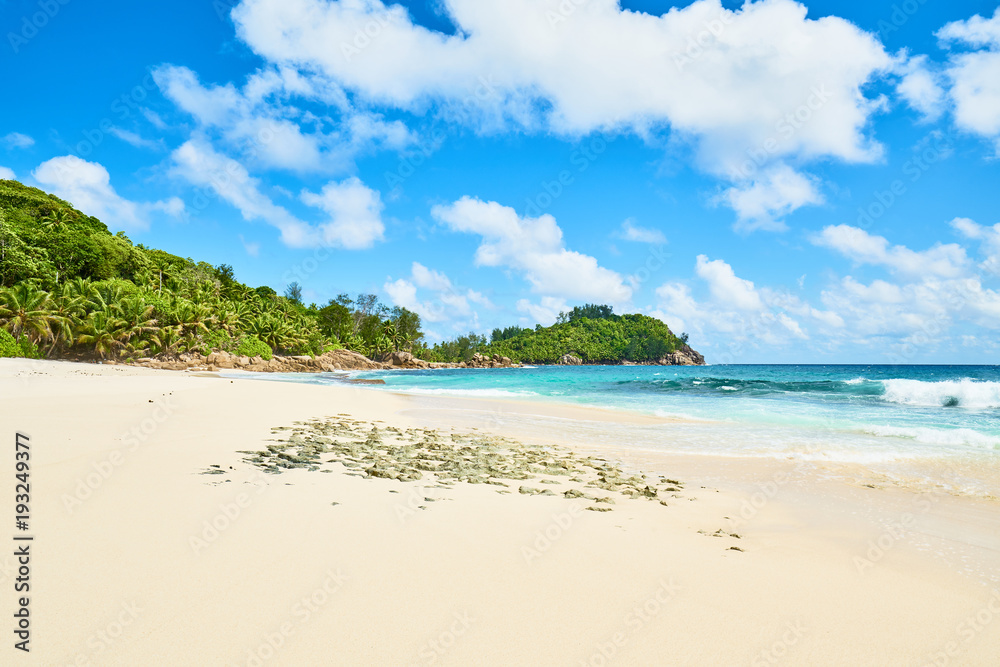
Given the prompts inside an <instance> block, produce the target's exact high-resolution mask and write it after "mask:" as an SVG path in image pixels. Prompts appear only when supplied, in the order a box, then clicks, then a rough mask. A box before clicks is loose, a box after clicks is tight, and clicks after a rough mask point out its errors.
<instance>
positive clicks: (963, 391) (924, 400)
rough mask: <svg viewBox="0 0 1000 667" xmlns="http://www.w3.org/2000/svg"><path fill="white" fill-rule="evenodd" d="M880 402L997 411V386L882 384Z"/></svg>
mask: <svg viewBox="0 0 1000 667" xmlns="http://www.w3.org/2000/svg"><path fill="white" fill-rule="evenodd" d="M882 385H883V386H884V387H885V393H884V394H883V395H882V398H883V399H884V400H886V401H889V402H891V403H899V404H901V405H916V406H927V407H942V406H943V407H962V408H978V409H984V408H998V407H1000V382H977V381H975V380H970V379H967V378H966V379H963V380H944V381H941V382H923V381H921V380H882Z"/></svg>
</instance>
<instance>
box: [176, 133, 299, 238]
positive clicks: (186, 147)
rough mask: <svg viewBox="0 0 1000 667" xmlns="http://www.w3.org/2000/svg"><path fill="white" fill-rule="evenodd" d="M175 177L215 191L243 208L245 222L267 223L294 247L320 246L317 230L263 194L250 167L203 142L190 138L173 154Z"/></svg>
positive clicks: (237, 206) (239, 207)
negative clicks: (279, 231) (217, 151)
mask: <svg viewBox="0 0 1000 667" xmlns="http://www.w3.org/2000/svg"><path fill="white" fill-rule="evenodd" d="M171 159H172V161H173V166H172V167H171V174H173V175H174V176H178V177H181V178H184V179H186V180H187V181H189V182H190V183H192V184H194V185H197V186H199V187H202V188H207V189H210V190H212V191H213V192H214V193H215V194H216V195H218V196H219V197H221V198H222V199H223V200H224V201H226V202H228V203H230V204H231V205H233V206H235V207H236V208H237V209H239V211H240V213H241V214H242V215H243V219H244V220H263V221H264V222H266V223H268V224H270V225H272V226H274V227H277V228H278V229H279V230H281V240H282V242H284V243H285V244H286V245H289V246H292V247H305V246H310V245H316V244H317V239H316V236H315V230H312V229H310V228H309V225H307V224H306V223H304V222H302V221H301V220H299V219H297V218H296V217H295V216H293V215H292V214H291V213H289V212H288V211H287V210H286V209H284V208H282V207H281V206H277V205H276V204H275V203H274V202H272V201H271V200H270V198H268V197H267V196H266V195H265V194H263V193H262V192H261V191H260V182H259V181H258V180H257V179H256V178H253V177H252V176H250V174H249V172H247V170H246V167H244V166H243V165H241V164H240V163H238V162H237V161H235V160H231V159H229V158H227V157H225V156H223V155H220V154H219V153H216V152H215V151H214V150H213V149H212V147H211V146H210V145H209V144H208V143H207V142H206V141H204V140H203V139H200V138H194V139H190V140H188V141H187V142H185V143H184V144H182V145H181V146H180V147H179V148H177V149H176V150H175V151H174V152H173V153H172V154H171Z"/></svg>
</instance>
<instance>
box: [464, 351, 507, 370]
mask: <svg viewBox="0 0 1000 667" xmlns="http://www.w3.org/2000/svg"><path fill="white" fill-rule="evenodd" d="M520 365H521V364H515V363H514V362H513V361H511V360H510V357H501V356H500V355H499V354H494V355H493V356H492V357H490V356H487V355H485V354H480V353H478V352H476V353H475V354H474V355H472V358H471V359H469V361H467V362H465V364H463V365H462V366H461V367H462V368H511V367H514V366H520Z"/></svg>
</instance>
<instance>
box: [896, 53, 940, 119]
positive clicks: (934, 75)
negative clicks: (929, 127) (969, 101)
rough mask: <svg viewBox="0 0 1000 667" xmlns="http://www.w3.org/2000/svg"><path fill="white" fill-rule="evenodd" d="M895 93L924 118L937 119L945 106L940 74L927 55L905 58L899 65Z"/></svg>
mask: <svg viewBox="0 0 1000 667" xmlns="http://www.w3.org/2000/svg"><path fill="white" fill-rule="evenodd" d="M898 73H899V75H900V80H899V83H898V84H896V93H897V94H899V96H900V97H902V98H903V99H904V100H906V103H907V104H909V105H910V106H911V107H912V108H914V109H916V110H917V111H919V112H920V113H921V114H922V115H923V117H924V119H925V120H937V119H938V118H939V117H940V116H941V114H942V112H943V111H944V108H945V90H944V82H943V81H942V80H941V75H940V74H939V73H938V72H936V71H935V70H934V69H933V66H932V65H931V64H930V62H929V61H928V59H927V56H916V57H914V58H908V59H906V60H905V61H904V62H903V63H902V64H901V65H900V67H899V70H898Z"/></svg>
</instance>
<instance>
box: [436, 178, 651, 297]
mask: <svg viewBox="0 0 1000 667" xmlns="http://www.w3.org/2000/svg"><path fill="white" fill-rule="evenodd" d="M431 215H433V216H434V217H435V218H436V219H437V220H438V221H440V222H442V223H444V224H445V225H447V226H448V228H449V229H451V230H452V231H456V232H465V233H470V234H478V235H479V236H481V237H482V243H481V244H480V246H479V248H478V249H477V250H476V264H478V265H479V266H496V267H506V268H510V269H514V270H515V271H518V272H520V273H521V274H522V275H523V276H524V278H525V279H526V280H527V281H528V282H529V283H531V287H532V291H534V292H538V293H542V294H545V295H547V296H554V297H561V298H568V299H581V300H596V301H600V302H605V303H611V304H613V305H614V304H622V303H625V302H627V301H628V300H629V299H631V297H632V288H631V287H629V286H627V285H626V284H625V282H624V279H623V278H622V276H621V275H620V274H618V273H616V272H615V271H611V270H609V269H606V268H604V267H602V266H599V265H598V263H597V260H596V259H595V258H593V257H591V256H589V255H583V254H581V253H578V252H574V251H572V250H567V249H566V248H565V247H564V245H563V238H562V230H561V229H560V228H559V226H558V225H557V224H556V220H555V218H553V217H552V216H551V215H548V214H545V215H542V216H540V217H538V218H529V217H525V218H521V217H520V216H518V215H517V212H515V211H514V209H513V208H511V207H509V206H502V205H500V204H498V203H497V202H483V201H481V200H479V199H474V198H472V197H462V199H460V200H458V201H456V202H455V203H453V204H451V205H448V206H435V207H434V208H433V209H432V210H431Z"/></svg>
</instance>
